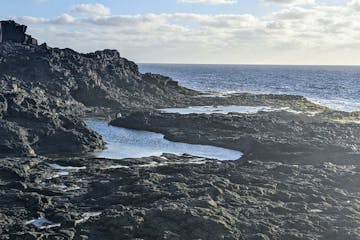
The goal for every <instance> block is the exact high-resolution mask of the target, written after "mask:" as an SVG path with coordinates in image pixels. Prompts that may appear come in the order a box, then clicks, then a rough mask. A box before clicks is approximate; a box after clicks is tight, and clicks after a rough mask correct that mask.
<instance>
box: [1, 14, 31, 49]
mask: <svg viewBox="0 0 360 240" xmlns="http://www.w3.org/2000/svg"><path fill="white" fill-rule="evenodd" d="M26 29H27V26H25V25H20V24H17V23H16V22H14V21H11V20H9V21H0V43H1V42H16V43H22V44H31V45H37V40H36V39H35V38H32V37H31V36H30V35H28V34H25V32H26Z"/></svg>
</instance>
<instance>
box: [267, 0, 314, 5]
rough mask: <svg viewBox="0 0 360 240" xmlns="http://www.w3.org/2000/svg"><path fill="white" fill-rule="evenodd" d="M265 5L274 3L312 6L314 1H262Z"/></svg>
mask: <svg viewBox="0 0 360 240" xmlns="http://www.w3.org/2000/svg"><path fill="white" fill-rule="evenodd" d="M263 1H264V2H267V3H274V4H279V5H306V4H313V3H315V0H263Z"/></svg>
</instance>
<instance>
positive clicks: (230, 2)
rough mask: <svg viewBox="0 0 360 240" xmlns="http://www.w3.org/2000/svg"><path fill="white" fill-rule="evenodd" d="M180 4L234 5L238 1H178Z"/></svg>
mask: <svg viewBox="0 0 360 240" xmlns="http://www.w3.org/2000/svg"><path fill="white" fill-rule="evenodd" d="M178 2H180V3H203V4H211V5H221V4H234V3H237V0H178Z"/></svg>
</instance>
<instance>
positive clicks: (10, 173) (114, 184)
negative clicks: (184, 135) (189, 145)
mask: <svg viewBox="0 0 360 240" xmlns="http://www.w3.org/2000/svg"><path fill="white" fill-rule="evenodd" d="M359 169H360V167H359V165H335V164H330V163H324V164H320V165H318V166H314V165H292V164H283V163H279V162H262V161H246V160H243V161H229V162H219V161H216V160H211V159H202V158H198V157H192V156H174V155H163V156H161V157H149V158H143V159H124V160H111V159H92V158H90V159H86V158H66V159H63V158H62V159H57V160H56V159H55V160H54V159H53V160H51V159H45V158H19V159H8V160H7V161H4V160H2V161H1V162H0V189H1V190H0V195H1V197H0V199H1V200H0V201H1V206H2V207H1V208H0V216H1V217H0V225H1V228H0V229H1V230H0V232H1V239H359V237H360V235H359V234H360V232H359V224H360V219H359V210H360V201H359V186H358V185H359V178H360V171H359ZM31 220H33V221H31ZM34 220H38V221H40V220H42V222H41V221H40V223H39V222H38V223H37V224H36V222H35V223H34ZM44 222H45V223H44Z"/></svg>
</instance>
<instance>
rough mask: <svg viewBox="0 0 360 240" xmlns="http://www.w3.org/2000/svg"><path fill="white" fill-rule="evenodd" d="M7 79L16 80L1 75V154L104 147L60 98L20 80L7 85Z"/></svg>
mask: <svg viewBox="0 0 360 240" xmlns="http://www.w3.org/2000/svg"><path fill="white" fill-rule="evenodd" d="M9 82H17V81H15V80H14V79H13V80H12V81H9V79H6V78H5V77H3V78H0V84H1V91H0V132H1V134H0V155H1V156H24V155H34V154H36V153H37V154H57V153H77V152H78V153H80V152H87V151H90V150H95V149H100V148H102V147H103V146H104V142H103V141H102V139H101V137H100V136H99V135H97V134H96V133H95V132H93V131H92V130H91V129H89V128H88V127H87V126H86V125H85V123H84V122H83V121H82V120H81V119H79V118H77V117H75V116H74V115H71V114H70V113H69V112H70V111H69V110H68V109H66V108H65V107H64V106H66V104H65V103H64V102H63V100H61V99H59V98H55V97H52V96H49V95H47V94H45V92H44V90H41V89H40V88H36V87H34V88H31V89H28V88H25V87H23V84H21V82H18V83H19V84H18V85H17V84H13V85H12V86H10V87H6V86H7V84H8V83H9ZM72 106H73V108H74V109H73V110H75V109H76V107H77V105H76V103H73V105H72ZM68 107H69V108H70V104H69V106H68ZM78 108H81V106H80V107H79V106H78Z"/></svg>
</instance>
